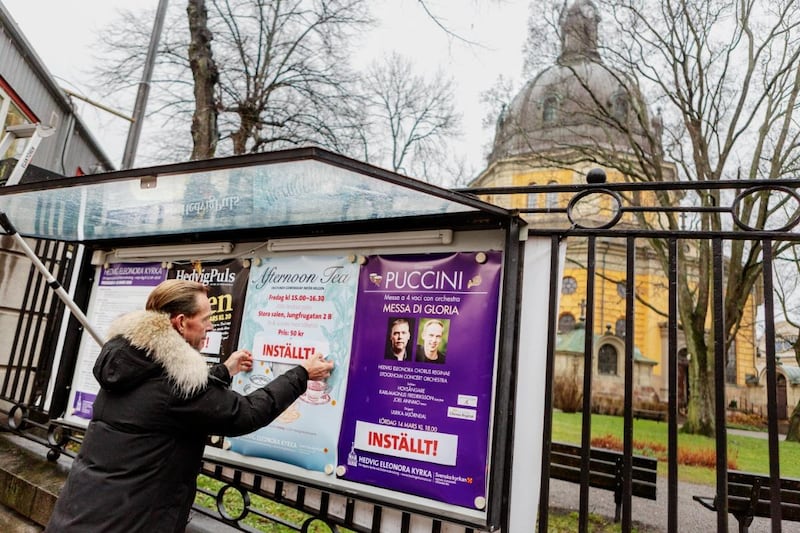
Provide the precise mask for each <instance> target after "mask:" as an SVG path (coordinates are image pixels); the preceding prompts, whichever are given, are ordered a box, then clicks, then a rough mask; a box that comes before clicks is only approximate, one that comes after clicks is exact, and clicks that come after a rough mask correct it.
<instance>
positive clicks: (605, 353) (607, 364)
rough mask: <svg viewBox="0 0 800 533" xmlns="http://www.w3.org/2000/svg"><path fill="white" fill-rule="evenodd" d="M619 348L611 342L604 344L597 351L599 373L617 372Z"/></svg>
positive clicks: (612, 373) (613, 373)
mask: <svg viewBox="0 0 800 533" xmlns="http://www.w3.org/2000/svg"><path fill="white" fill-rule="evenodd" d="M617 355H618V354H617V349H616V348H614V347H613V346H612V345H610V344H604V345H602V346H601V347H600V349H599V350H598V351H597V372H598V373H599V374H607V375H616V374H617Z"/></svg>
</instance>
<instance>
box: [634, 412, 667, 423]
mask: <svg viewBox="0 0 800 533" xmlns="http://www.w3.org/2000/svg"><path fill="white" fill-rule="evenodd" d="M633 418H641V419H644V420H657V421H658V422H666V421H667V411H665V410H659V409H634V410H633Z"/></svg>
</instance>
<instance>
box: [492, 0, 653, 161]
mask: <svg viewBox="0 0 800 533" xmlns="http://www.w3.org/2000/svg"><path fill="white" fill-rule="evenodd" d="M599 20H600V17H599V13H598V10H597V8H596V7H595V6H594V4H593V3H592V2H591V0H576V1H575V2H573V3H572V4H571V5H570V6H569V7H566V8H565V9H564V10H563V11H562V13H561V16H560V20H559V23H560V25H561V36H562V37H561V54H560V56H559V58H558V61H557V62H556V64H555V65H552V66H550V67H548V68H546V69H545V70H543V71H542V72H540V73H539V74H538V75H537V76H536V77H535V78H533V79H532V80H531V81H529V82H528V83H527V84H526V85H525V87H523V89H522V90H521V91H520V92H519V94H517V96H516V97H515V98H514V99H513V100H512V101H511V104H510V105H509V106H508V108H507V109H504V110H503V111H502V112H501V113H500V116H499V117H498V120H497V130H496V133H495V141H494V147H493V149H492V153H491V155H490V157H489V162H490V163H491V162H494V161H497V160H500V159H506V158H509V157H515V156H520V155H525V154H531V153H537V152H543V151H553V150H557V149H559V148H569V147H575V146H576V145H577V146H598V147H602V148H604V149H612V150H614V151H616V152H624V151H626V150H627V146H629V140H628V139H627V137H626V135H625V133H624V130H625V129H627V128H633V130H634V131H636V128H635V127H634V125H636V124H642V123H643V124H646V123H647V122H646V119H645V120H641V119H640V118H638V117H641V116H642V114H643V113H646V109H645V106H644V103H643V99H642V98H641V96H640V95H639V93H638V91H637V90H636V88H635V84H633V83H631V82H630V80H629V79H628V78H627V77H626V76H624V75H623V74H621V73H619V72H616V71H615V70H613V69H611V68H609V67H608V66H606V65H604V64H603V62H602V60H601V59H600V54H599V53H598V49H597V27H598V23H599ZM622 125H624V128H623V127H621V126H622ZM641 133H643V132H641V130H639V134H641ZM637 136H638V135H637ZM640 141H643V138H642V139H640Z"/></svg>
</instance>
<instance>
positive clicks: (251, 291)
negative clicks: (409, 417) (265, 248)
mask: <svg viewBox="0 0 800 533" xmlns="http://www.w3.org/2000/svg"><path fill="white" fill-rule="evenodd" d="M254 263H255V264H254V265H253V266H251V269H250V278H249V281H248V286H247V297H246V301H245V305H244V313H243V316H242V325H241V332H240V335H239V347H240V348H247V349H249V350H251V351H252V352H253V358H254V360H255V361H254V366H253V371H252V372H249V373H246V374H238V375H237V376H236V377H235V379H234V383H233V387H234V390H237V391H239V392H241V393H243V394H248V393H250V392H252V391H253V390H255V389H257V388H260V387H263V386H264V385H266V384H268V383H269V382H270V381H272V380H273V379H274V378H275V376H279V375H281V374H282V373H284V372H286V371H287V370H288V369H290V368H292V367H293V366H295V365H298V364H301V363H302V362H303V361H305V360H306V359H308V358H309V357H312V356H314V355H316V354H322V355H324V356H325V357H326V358H328V359H329V360H331V361H333V362H334V365H335V367H334V370H333V373H332V374H331V377H330V378H328V379H327V380H325V381H310V382H309V383H308V389H307V390H306V392H305V394H303V395H302V396H301V397H300V399H298V400H297V401H296V402H295V403H294V404H292V405H291V406H290V407H289V408H288V409H287V410H286V411H284V412H283V413H282V414H281V415H280V416H279V417H278V418H277V419H276V420H275V421H273V422H272V423H271V424H270V425H269V426H267V427H265V428H262V429H260V430H258V431H255V432H254V433H251V434H249V435H245V436H243V437H237V438H233V439H230V442H231V449H232V450H233V451H236V452H240V453H243V454H246V455H251V456H256V457H266V458H269V459H275V460H279V461H283V462H286V463H290V464H294V465H297V466H301V467H304V468H307V469H309V470H318V471H323V470H325V468H326V466H327V467H329V468H332V467H334V466H335V464H336V460H335V453H336V443H337V437H338V434H339V422H340V420H341V416H342V406H343V398H344V391H345V384H346V381H347V368H348V359H349V356H350V342H351V339H352V333H353V312H354V308H355V300H356V287H357V282H358V265H357V264H356V263H355V262H354V261H353V260H352V259H351V258H346V257H336V256H299V257H271V258H263V259H260V260H256V261H254Z"/></svg>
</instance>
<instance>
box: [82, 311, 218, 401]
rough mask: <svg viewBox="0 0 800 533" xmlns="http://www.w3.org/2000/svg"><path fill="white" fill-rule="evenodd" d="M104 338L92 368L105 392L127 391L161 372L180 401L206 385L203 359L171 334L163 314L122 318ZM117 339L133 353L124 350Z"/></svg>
mask: <svg viewBox="0 0 800 533" xmlns="http://www.w3.org/2000/svg"><path fill="white" fill-rule="evenodd" d="M108 338H109V341H108V342H107V343H106V344H105V345H104V346H103V350H102V351H101V353H100V356H99V357H98V360H97V363H96V364H95V368H94V375H95V377H96V378H97V380H98V381H99V382H100V385H102V386H103V388H105V389H107V390H124V389H128V388H131V387H133V386H135V385H137V384H138V383H140V382H141V381H143V380H145V379H147V378H149V377H150V376H152V375H154V374H155V373H158V372H161V369H163V371H164V372H165V373H166V374H167V377H168V379H169V381H170V383H172V385H173V386H174V388H175V392H176V393H177V394H178V395H179V396H181V397H184V398H189V397H191V396H194V395H195V394H196V393H197V392H199V391H201V390H202V389H203V388H205V387H206V385H207V384H208V366H207V365H206V361H205V358H204V357H203V356H202V355H200V352H198V351H197V350H195V349H194V348H193V347H192V346H191V345H189V343H187V342H186V340H184V338H183V337H181V335H180V334H179V333H178V332H177V331H175V328H173V327H172V324H171V323H170V321H169V315H168V314H166V313H159V312H156V311H135V312H133V313H128V314H126V315H123V316H121V317H120V318H118V319H116V320H115V321H114V322H113V323H112V324H111V327H110V328H109V331H108ZM120 340H123V341H124V344H128V345H130V346H131V347H133V348H134V350H125V347H124V345H122V346H120V342H119V341H120Z"/></svg>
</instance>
